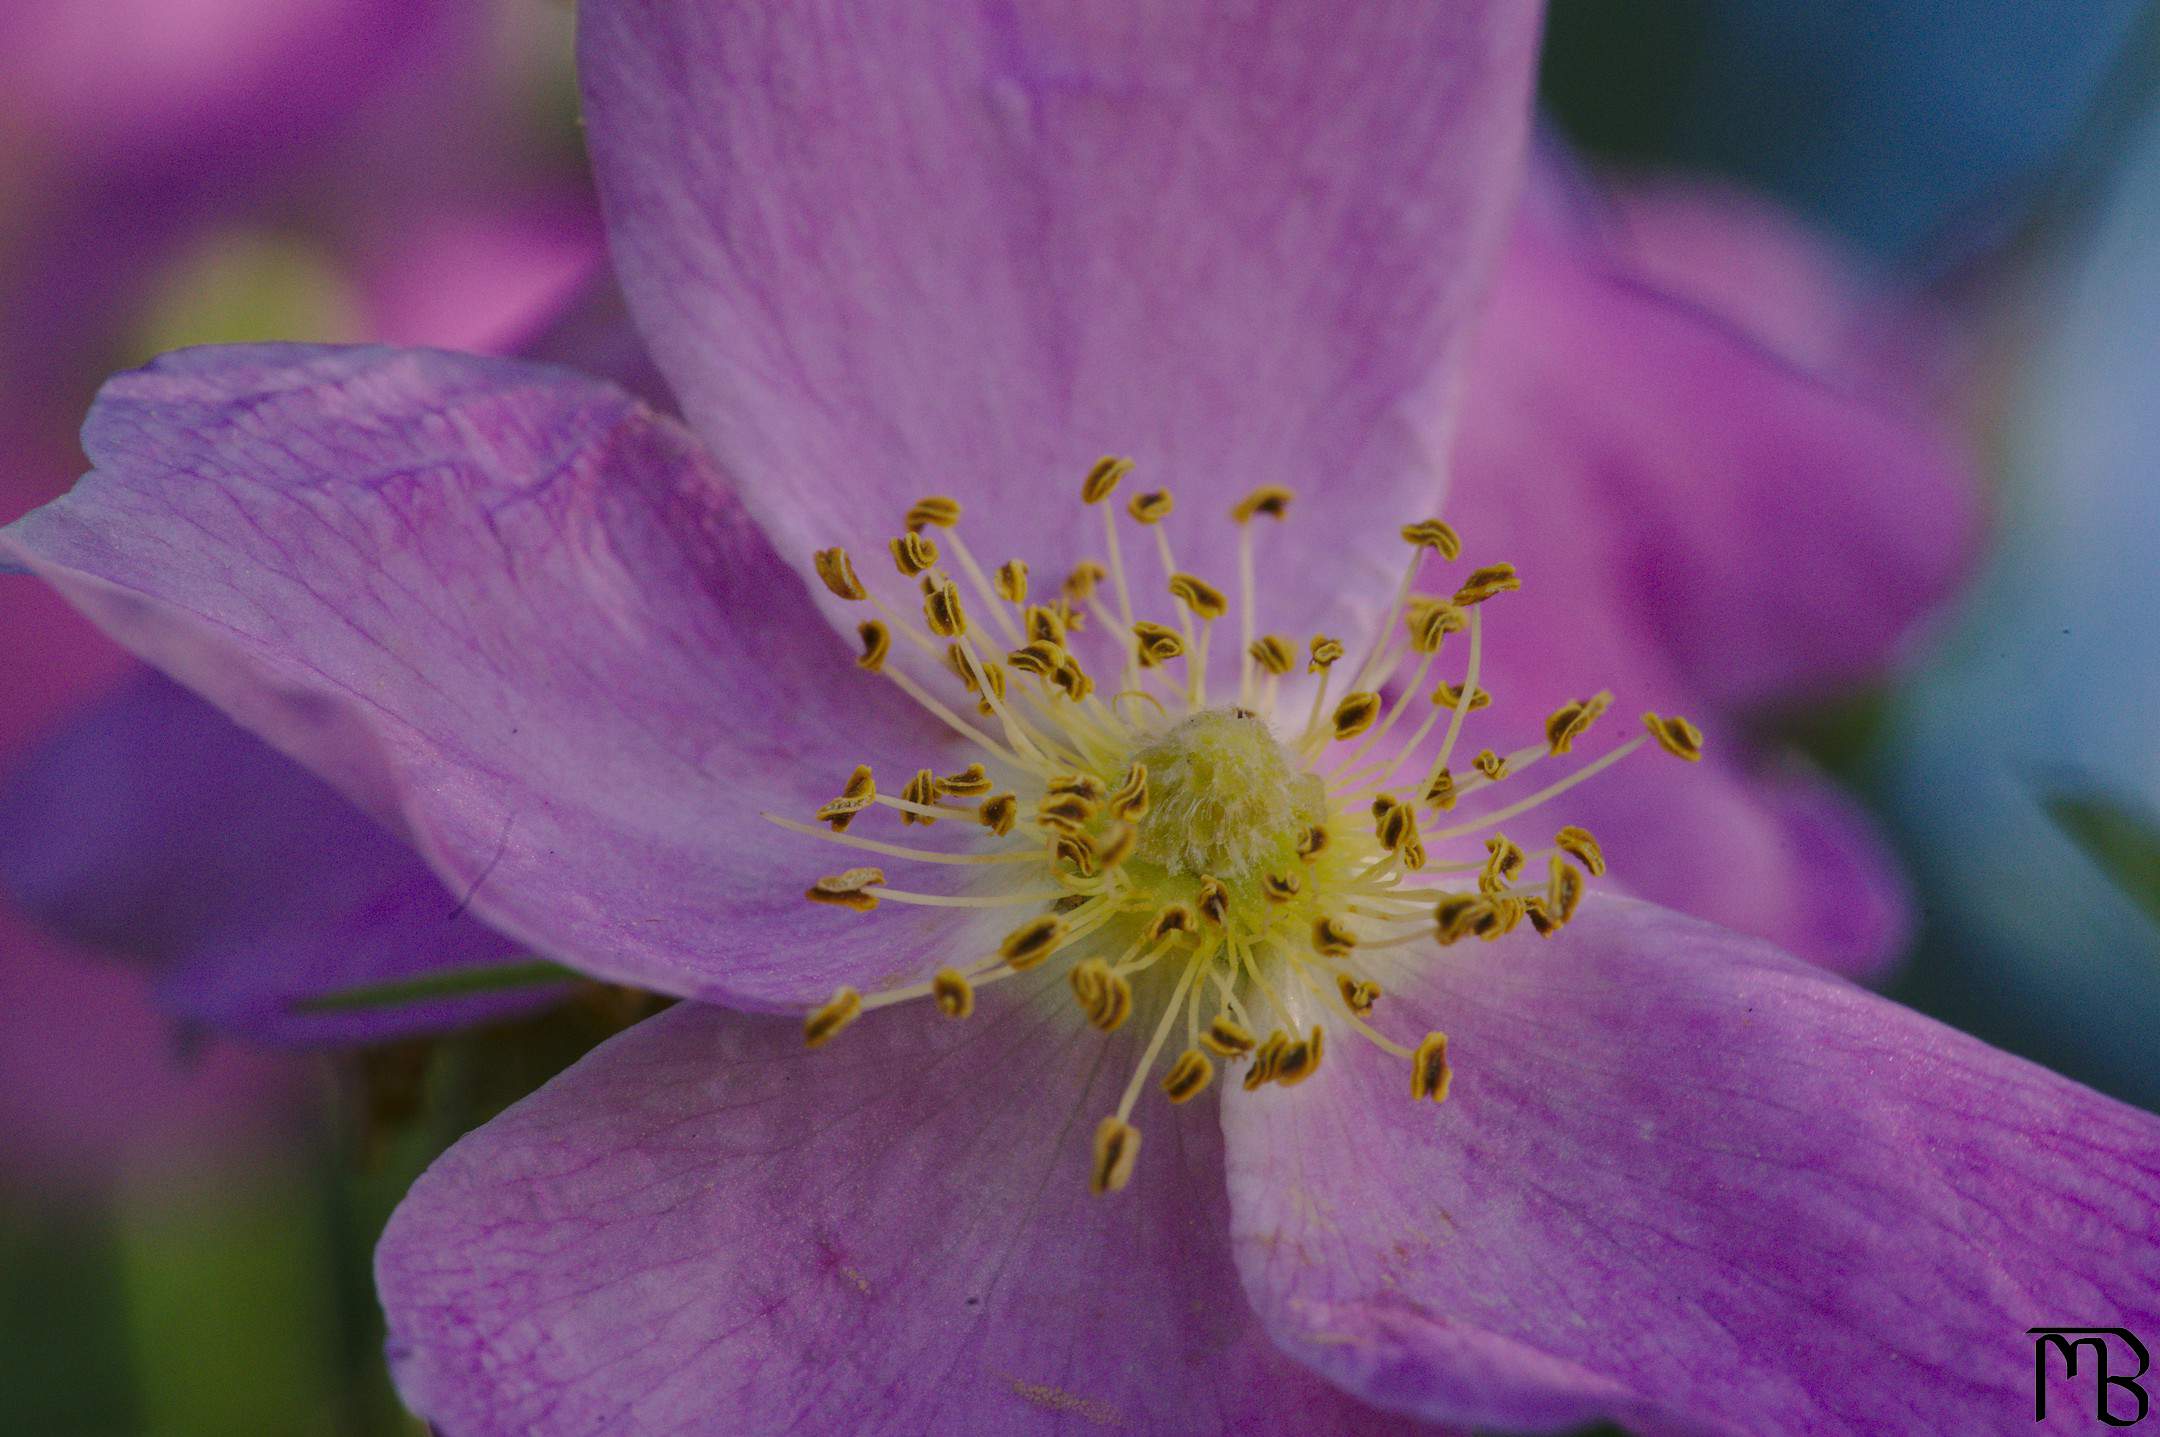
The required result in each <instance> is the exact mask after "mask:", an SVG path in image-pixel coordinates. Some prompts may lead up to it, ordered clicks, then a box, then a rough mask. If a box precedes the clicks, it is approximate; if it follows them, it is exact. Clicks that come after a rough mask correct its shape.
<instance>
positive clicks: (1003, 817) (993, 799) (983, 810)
mask: <svg viewBox="0 0 2160 1437" xmlns="http://www.w3.org/2000/svg"><path fill="white" fill-rule="evenodd" d="M1019 816H1020V798H1019V796H1018V795H1017V794H1011V793H998V794H992V795H991V796H990V797H988V798H986V799H984V800H983V801H982V805H981V807H979V808H977V809H976V810H975V818H976V821H977V822H979V823H981V824H982V826H983V827H984V828H987V829H989V830H990V831H991V832H992V833H994V834H996V835H997V836H998V837H1000V838H1003V837H1004V836H1005V835H1006V834H1008V833H1011V832H1012V828H1013V820H1014V819H1016V818H1018V817H1019Z"/></svg>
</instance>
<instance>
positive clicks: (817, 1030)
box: [802, 988, 862, 1048]
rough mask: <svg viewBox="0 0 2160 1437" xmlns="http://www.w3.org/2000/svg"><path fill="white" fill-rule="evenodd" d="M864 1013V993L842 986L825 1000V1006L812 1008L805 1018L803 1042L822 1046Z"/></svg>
mask: <svg viewBox="0 0 2160 1437" xmlns="http://www.w3.org/2000/svg"><path fill="white" fill-rule="evenodd" d="M861 1015H862V994H860V993H858V992H856V991H855V990H854V989H853V988H841V989H838V990H837V991H835V992H834V993H833V995H832V997H830V998H828V999H826V1000H825V1002H824V1004H823V1006H821V1007H817V1008H813V1009H811V1010H810V1016H809V1017H807V1018H805V1019H803V1033H802V1035H803V1043H804V1045H805V1046H807V1047H812V1048H820V1047H823V1046H824V1045H825V1044H826V1043H827V1042H828V1041H830V1040H831V1038H832V1036H833V1035H834V1034H835V1033H838V1032H839V1031H840V1030H841V1029H842V1028H845V1027H846V1026H847V1025H848V1024H850V1023H852V1022H854V1021H855V1020H856V1019H857V1018H858V1017H860V1016H861Z"/></svg>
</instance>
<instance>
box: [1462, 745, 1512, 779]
mask: <svg viewBox="0 0 2160 1437" xmlns="http://www.w3.org/2000/svg"><path fill="white" fill-rule="evenodd" d="M1470 766H1471V767H1472V768H1474V769H1476V770H1477V771H1478V772H1479V773H1482V774H1484V775H1485V778H1486V780H1487V781H1488V782H1491V783H1498V782H1499V781H1500V780H1501V779H1503V778H1506V777H1507V760H1506V759H1504V758H1502V757H1501V756H1500V755H1499V754H1496V753H1494V752H1493V751H1492V750H1491V749H1489V748H1481V749H1479V750H1478V756H1477V757H1476V758H1474V759H1471V760H1470Z"/></svg>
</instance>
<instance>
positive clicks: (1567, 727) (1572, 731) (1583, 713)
mask: <svg viewBox="0 0 2160 1437" xmlns="http://www.w3.org/2000/svg"><path fill="white" fill-rule="evenodd" d="M1612 701H1613V696H1612V695H1611V694H1608V693H1599V694H1593V695H1591V696H1590V697H1589V698H1586V699H1577V700H1575V701H1574V702H1573V703H1568V704H1562V705H1561V706H1560V707H1559V708H1558V709H1556V710H1554V712H1553V716H1552V717H1551V718H1549V719H1547V720H1545V744H1546V747H1548V748H1550V749H1551V750H1552V751H1553V752H1554V753H1560V754H1564V753H1566V752H1567V751H1568V750H1569V749H1570V748H1572V747H1573V746H1574V743H1575V740H1577V739H1579V738H1581V737H1582V736H1583V735H1584V734H1585V733H1587V732H1588V731H1589V729H1590V725H1592V724H1594V723H1596V722H1597V721H1598V717H1599V715H1601V714H1603V713H1604V712H1605V710H1607V709H1608V708H1611V707H1612Z"/></svg>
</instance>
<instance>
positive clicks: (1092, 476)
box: [1080, 454, 1132, 504]
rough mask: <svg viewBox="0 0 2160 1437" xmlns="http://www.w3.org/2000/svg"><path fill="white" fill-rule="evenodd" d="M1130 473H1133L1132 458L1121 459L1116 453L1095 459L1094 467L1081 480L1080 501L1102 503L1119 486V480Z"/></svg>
mask: <svg viewBox="0 0 2160 1437" xmlns="http://www.w3.org/2000/svg"><path fill="white" fill-rule="evenodd" d="M1130 473H1132V460H1130V459H1120V458H1118V457H1117V456H1116V455H1114V454H1105V455H1104V456H1103V457H1102V458H1100V459H1098V460H1096V461H1095V467H1094V468H1092V469H1090V470H1088V472H1087V478H1085V479H1083V480H1081V481H1080V502H1081V503H1083V504H1100V503H1102V501H1103V500H1105V499H1107V498H1109V497H1110V493H1111V491H1112V490H1114V489H1116V488H1117V486H1118V481H1119V480H1121V479H1123V478H1124V477H1125V476H1126V475H1127V474H1130Z"/></svg>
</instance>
